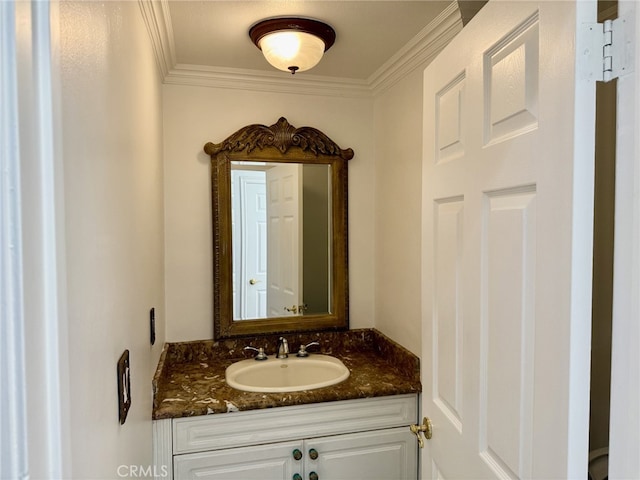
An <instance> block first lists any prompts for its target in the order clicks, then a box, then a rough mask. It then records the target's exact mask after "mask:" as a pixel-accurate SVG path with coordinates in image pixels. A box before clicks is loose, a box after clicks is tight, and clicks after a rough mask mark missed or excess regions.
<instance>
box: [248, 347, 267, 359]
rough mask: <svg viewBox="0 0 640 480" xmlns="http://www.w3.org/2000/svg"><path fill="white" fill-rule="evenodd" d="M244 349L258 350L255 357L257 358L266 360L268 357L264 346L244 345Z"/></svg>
mask: <svg viewBox="0 0 640 480" xmlns="http://www.w3.org/2000/svg"><path fill="white" fill-rule="evenodd" d="M244 350H255V351H256V352H258V353H257V354H256V356H255V357H254V358H255V359H256V360H266V359H267V358H268V357H267V354H266V353H264V348H262V347H260V348H256V347H251V346H247V347H244Z"/></svg>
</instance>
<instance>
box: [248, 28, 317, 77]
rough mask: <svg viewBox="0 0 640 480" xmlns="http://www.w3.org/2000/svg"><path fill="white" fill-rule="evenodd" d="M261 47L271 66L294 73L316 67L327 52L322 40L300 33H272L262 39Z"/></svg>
mask: <svg viewBox="0 0 640 480" xmlns="http://www.w3.org/2000/svg"><path fill="white" fill-rule="evenodd" d="M259 46H260V49H261V50H262V54H263V55H264V57H265V58H266V59H267V61H268V62H269V63H270V64H271V65H273V66H274V67H275V68H277V69H278V70H282V71H285V72H292V73H295V72H304V71H305V70H309V69H311V68H313V67H315V66H316V65H317V64H318V63H319V62H320V60H322V55H323V54H324V50H325V44H324V42H323V41H322V39H320V38H318V37H316V36H315V35H312V34H310V33H306V32H299V31H281V32H274V33H270V34H268V35H265V36H264V37H262V38H261V39H260V42H259Z"/></svg>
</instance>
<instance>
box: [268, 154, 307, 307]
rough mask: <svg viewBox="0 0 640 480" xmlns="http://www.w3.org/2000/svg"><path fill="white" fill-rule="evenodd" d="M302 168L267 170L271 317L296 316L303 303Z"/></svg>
mask: <svg viewBox="0 0 640 480" xmlns="http://www.w3.org/2000/svg"><path fill="white" fill-rule="evenodd" d="M301 167H302V166H301V165H300V164H295V163H292V164H278V166H276V167H273V168H270V169H268V170H267V311H268V316H270V317H278V316H285V315H290V314H295V313H297V308H298V306H299V305H300V304H302V302H301V301H300V295H301V292H302V287H301V282H302V242H301V229H302V207H301V202H302V168H301ZM294 307H295V308H294ZM285 308H288V309H289V310H285ZM291 310H295V312H293V311H291Z"/></svg>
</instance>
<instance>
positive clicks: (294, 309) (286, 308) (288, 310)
mask: <svg viewBox="0 0 640 480" xmlns="http://www.w3.org/2000/svg"><path fill="white" fill-rule="evenodd" d="M284 309H285V310H286V311H287V312H291V313H298V306H297V305H294V306H292V307H291V308H289V307H284Z"/></svg>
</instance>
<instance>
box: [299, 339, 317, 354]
mask: <svg viewBox="0 0 640 480" xmlns="http://www.w3.org/2000/svg"><path fill="white" fill-rule="evenodd" d="M314 345H320V343H318V342H311V343H307V344H306V345H300V349H299V350H298V353H296V357H308V356H309V352H307V348H309V347H312V346H314Z"/></svg>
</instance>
